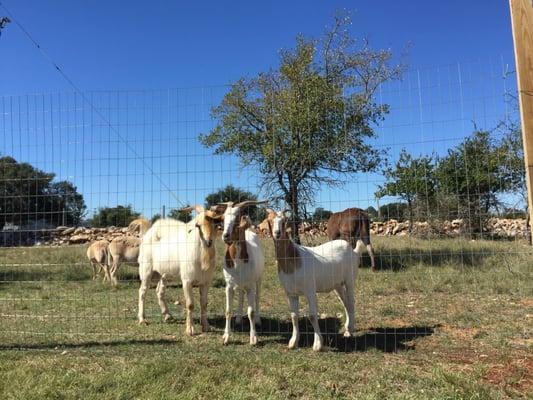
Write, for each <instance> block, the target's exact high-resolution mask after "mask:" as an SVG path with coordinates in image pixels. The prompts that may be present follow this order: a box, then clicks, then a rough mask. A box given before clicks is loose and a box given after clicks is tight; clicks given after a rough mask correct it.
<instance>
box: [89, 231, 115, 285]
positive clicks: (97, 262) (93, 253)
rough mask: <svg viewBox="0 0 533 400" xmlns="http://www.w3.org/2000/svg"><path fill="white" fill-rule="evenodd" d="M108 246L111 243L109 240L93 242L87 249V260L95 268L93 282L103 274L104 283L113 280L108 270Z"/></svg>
mask: <svg viewBox="0 0 533 400" xmlns="http://www.w3.org/2000/svg"><path fill="white" fill-rule="evenodd" d="M108 245H109V242H108V241H107V240H97V241H96V242H92V243H91V244H90V245H89V247H88V248H87V258H88V259H89V262H90V263H91V267H92V268H93V280H96V279H97V278H98V274H99V273H101V272H103V273H104V277H103V281H104V282H105V281H106V280H110V279H111V277H110V275H109V268H108V258H109V254H108V251H107V246H108Z"/></svg>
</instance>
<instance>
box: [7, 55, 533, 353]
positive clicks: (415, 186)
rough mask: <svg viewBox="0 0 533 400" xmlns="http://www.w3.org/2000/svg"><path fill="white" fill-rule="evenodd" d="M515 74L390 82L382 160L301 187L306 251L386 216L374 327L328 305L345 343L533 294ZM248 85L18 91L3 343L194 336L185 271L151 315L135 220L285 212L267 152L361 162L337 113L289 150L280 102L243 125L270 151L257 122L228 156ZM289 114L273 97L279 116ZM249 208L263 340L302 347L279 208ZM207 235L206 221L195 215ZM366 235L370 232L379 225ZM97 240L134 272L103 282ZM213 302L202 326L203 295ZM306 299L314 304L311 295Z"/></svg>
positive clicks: (241, 326) (365, 263) (321, 299)
mask: <svg viewBox="0 0 533 400" xmlns="http://www.w3.org/2000/svg"><path fill="white" fill-rule="evenodd" d="M514 82H515V80H514V76H513V72H512V66H509V65H508V64H507V63H506V62H505V61H504V60H501V59H490V60H481V61H476V62H470V63H461V64H452V65H445V66H438V67H430V68H425V69H416V70H409V71H406V72H405V74H404V76H403V79H402V80H399V81H394V82H389V83H386V84H383V85H381V86H379V87H378V88H377V90H376V92H375V94H374V98H373V101H374V102H375V104H377V105H379V106H381V105H388V110H387V112H384V114H383V118H377V119H376V121H372V120H371V121H370V122H369V124H368V126H364V129H369V130H372V132H373V134H372V135H367V136H366V137H365V136H361V140H362V141H361V142H353V143H352V142H350V143H349V145H350V146H360V148H359V153H358V155H359V156H360V157H365V156H368V154H369V152H370V149H372V151H375V154H379V156H380V157H379V160H380V162H379V165H375V167H374V168H366V169H368V171H360V172H354V173H350V174H348V175H347V174H345V173H344V171H343V168H344V167H343V166H342V165H341V164H339V165H338V168H337V169H336V170H335V168H330V169H327V170H323V171H321V173H320V176H318V175H316V176H314V177H313V178H314V179H315V181H314V182H315V183H316V182H318V184H316V185H314V184H313V181H311V184H310V185H309V186H305V185H302V186H301V187H300V189H301V191H300V197H299V198H298V199H297V200H298V201H299V204H298V205H297V206H296V207H297V213H296V214H297V221H296V222H297V223H296V224H292V226H290V227H289V234H290V235H291V236H292V237H293V238H295V239H296V237H297V236H299V239H300V240H301V242H302V243H303V244H304V245H307V246H318V245H320V244H323V243H325V242H328V241H329V240H330V238H329V237H328V232H327V229H326V228H327V221H328V219H329V218H330V215H331V214H332V213H333V212H338V211H342V210H344V209H347V208H350V207H357V208H359V209H361V210H362V212H363V214H361V215H364V216H367V217H368V220H369V226H368V228H369V230H370V241H371V242H372V244H373V247H374V253H375V266H376V271H375V272H372V271H371V270H370V268H368V267H370V265H371V260H370V258H369V256H368V255H367V254H364V255H363V257H362V261H361V267H360V273H359V276H358V278H357V281H356V290H355V298H356V326H357V331H359V332H358V333H357V334H356V336H355V338H353V337H352V338H346V337H344V336H343V334H342V333H341V334H339V331H342V326H343V324H344V322H343V321H344V307H343V305H342V304H341V302H340V301H339V299H338V298H337V296H336V295H335V293H333V292H331V293H326V294H319V296H318V317H319V321H318V323H319V326H320V327H321V330H322V332H323V334H324V335H325V337H326V339H325V340H326V344H327V345H329V346H332V347H336V348H337V349H339V350H353V349H357V348H367V347H378V348H380V349H382V350H386V351H395V350H397V349H399V348H405V347H408V346H409V345H408V342H409V341H410V340H412V339H414V338H416V337H421V336H426V335H430V334H432V333H433V330H434V329H435V327H436V326H439V325H440V324H443V323H445V322H446V321H448V320H450V319H453V318H462V319H463V320H464V323H465V324H470V325H472V326H477V325H482V324H483V323H485V322H486V321H483V320H482V317H480V315H483V313H481V314H480V313H479V312H476V311H475V310H471V309H470V307H475V306H480V303H483V306H482V308H483V309H484V310H485V308H486V307H488V308H490V307H492V306H491V305H490V304H489V301H488V298H498V297H499V296H501V297H502V298H509V297H512V296H531V294H532V292H531V290H532V288H531V268H530V265H531V260H532V259H531V249H530V247H528V246H527V239H528V236H529V233H528V223H527V222H526V210H525V205H526V198H525V180H524V168H523V159H522V154H521V144H520V129H519V122H518V117H517V109H516V105H515V102H514V97H515V96H514V95H515V93H516V87H515V83H514ZM231 92H232V88H231V87H229V86H210V87H197V88H183V89H165V90H138V91H99V92H87V93H47V94H31V95H25V96H4V97H2V98H1V105H0V107H1V109H0V110H1V118H0V119H1V121H0V131H1V132H2V142H1V158H0V171H1V172H0V190H1V192H0V215H1V217H0V218H1V219H0V223H1V224H2V227H3V230H2V231H1V232H0V235H1V236H0V239H1V245H2V246H3V247H2V248H1V249H0V317H1V320H2V323H1V328H0V346H2V347H43V348H48V347H53V346H56V345H68V344H90V343H94V342H110V341H119V342H120V341H128V340H166V339H168V338H171V339H172V338H173V337H175V335H177V334H180V335H181V333H182V331H183V329H184V325H185V319H186V315H187V306H186V299H185V298H184V295H183V288H182V287H181V283H180V279H179V278H176V279H173V280H172V279H169V281H168V285H170V287H167V291H166V297H167V298H168V299H169V300H172V301H171V302H170V301H169V303H170V304H171V306H170V312H171V313H172V314H173V315H174V317H175V318H176V320H177V322H178V323H177V324H164V323H162V322H161V323H160V321H161V316H160V315H161V313H160V310H159V305H158V304H157V299H156V289H155V285H156V283H157V280H152V282H151V285H152V286H153V287H152V288H150V289H149V290H148V294H147V297H146V302H147V306H146V319H147V321H149V322H152V324H150V325H149V326H148V327H145V326H138V324H137V313H138V289H139V266H138V265H137V263H136V262H135V261H136V259H137V256H138V251H139V249H140V247H141V237H142V235H141V234H140V233H139V232H141V231H142V229H135V228H136V227H135V226H134V227H133V229H131V228H128V225H129V224H130V223H131V222H132V221H133V220H136V219H139V218H146V219H147V220H149V221H150V222H151V223H155V222H156V221H157V220H158V219H159V218H162V217H170V218H175V219H180V220H183V221H188V220H190V219H191V218H194V217H193V216H190V214H188V213H187V212H185V211H183V210H181V209H182V208H183V207H186V206H190V205H195V204H202V205H204V206H206V207H209V206H214V205H216V204H217V203H219V202H227V201H235V202H238V201H242V200H249V199H256V200H257V199H259V200H262V199H264V200H269V201H270V203H269V205H268V206H269V207H271V208H273V209H275V210H277V211H278V210H279V211H280V210H282V209H284V208H287V207H289V208H291V206H294V204H289V203H290V202H289V201H287V199H289V198H290V196H288V195H287V194H286V193H285V194H284V193H283V187H285V186H284V185H285V184H286V185H288V184H289V181H286V182H285V181H283V180H284V179H285V178H281V180H282V181H283V182H281V184H280V186H277V187H276V186H275V181H273V180H272V179H270V180H269V181H268V180H265V176H269V174H270V175H272V173H273V172H272V171H268V170H265V169H264V168H262V167H261V166H260V165H259V164H258V163H257V162H256V158H255V155H254V153H253V152H255V151H259V150H257V149H261V148H264V147H265V146H267V147H268V146H270V148H271V150H270V151H269V152H268V156H269V157H272V158H273V159H274V161H273V165H276V166H278V165H280V164H279V163H281V164H283V163H302V164H303V163H304V161H302V160H308V159H307V158H305V152H316V153H317V154H318V153H320V152H326V153H327V154H325V155H324V157H329V158H333V159H335V158H337V159H339V160H342V159H343V157H345V156H346V154H344V153H342V152H334V151H333V150H335V149H338V147H336V146H335V145H334V143H321V142H319V140H318V139H317V138H318V137H320V134H319V132H320V130H321V129H323V127H326V128H327V127H330V126H331V121H329V120H328V118H330V117H328V116H327V115H326V116H324V115H314V114H313V115H312V117H311V118H309V116H307V118H306V119H304V121H305V123H306V124H307V125H304V126H298V127H297V128H298V129H299V130H300V131H299V133H298V134H297V135H296V136H295V137H293V138H291V141H286V140H285V138H286V136H284V135H285V134H286V132H284V129H285V128H286V127H287V126H291V124H294V121H284V120H283V116H282V115H281V114H276V112H273V113H270V114H265V115H267V116H270V117H271V119H270V120H267V121H260V122H257V121H253V120H252V121H250V118H251V119H253V118H255V117H256V116H255V115H254V113H253V110H252V111H250V113H249V114H246V115H245V116H244V117H243V118H244V119H243V121H239V122H237V123H236V126H239V127H241V128H242V132H243V133H242V134H243V135H244V136H243V137H242V140H243V143H244V141H246V143H247V146H251V145H252V144H254V140H255V139H254V140H252V141H247V140H248V139H246V137H245V136H246V135H253V134H254V131H253V130H252V131H250V130H247V129H248V128H247V127H246V126H247V125H251V126H253V125H254V123H261V124H264V126H265V127H266V128H265V129H266V130H269V132H273V136H272V137H269V141H267V142H265V143H262V142H260V139H259V138H258V139H257V142H256V143H255V145H257V149H253V150H252V151H251V152H250V154H251V155H250V154H248V155H246V154H244V150H243V149H242V147H241V148H240V150H239V151H237V152H235V153H234V154H226V153H224V152H223V151H221V152H216V151H214V147H213V146H210V145H209V144H210V140H211V139H213V140H214V139H216V137H217V135H218V134H219V133H220V131H219V130H217V129H220V123H221V119H223V118H224V116H225V115H226V116H227V114H224V113H223V112H222V114H221V112H220V110H222V111H224V104H225V103H224V101H225V100H227V95H228V93H231ZM350 95H351V93H344V96H345V97H349V96H350ZM317 98H320V94H319V93H313V94H312V95H310V94H308V95H307V96H304V97H301V98H296V100H294V99H293V100H294V101H295V102H296V103H297V105H298V107H300V106H302V107H303V108H302V110H304V111H302V112H304V113H305V112H307V111H305V110H308V112H309V113H312V112H313V110H314V108H313V107H314V105H313V102H314V101H315V100H316V99H317ZM253 99H254V100H256V98H255V97H254V98H253ZM267 105H268V104H267ZM277 106H278V105H277V104H274V105H273V104H270V108H271V109H273V110H274V109H276V107H277ZM289 106H290V105H289ZM217 108H218V110H219V112H218V113H217V111H216V110H217ZM267 108H268V107H266V106H265V109H267ZM384 110H385V109H384ZM299 112H300V111H299ZM343 113H344V118H345V119H344V121H342V122H343V123H342V124H340V125H341V126H342V125H343V124H344V126H347V125H348V124H349V121H347V119H349V117H350V113H349V112H348V110H344V111H343ZM247 118H248V119H247ZM331 118H332V117H331ZM310 121H311V122H310ZM269 124H270V125H269ZM268 127H269V128H268ZM298 129H296V130H298ZM306 129H309V130H308V131H306ZM293 131H294V130H293ZM210 134H211V135H212V136H211V137H210V136H209V135H210ZM209 137H210V138H211V139H209ZM300 139H301V140H303V141H304V142H305V141H307V142H305V143H306V144H305V145H304V146H302V147H301V148H300V150H301V151H303V153H296V154H294V155H293V156H294V157H293V158H291V157H288V158H287V157H285V156H284V154H286V153H285V149H286V147H288V146H289V145H290V144H291V143H292V140H300ZM315 139H316V140H315ZM335 140H336V141H343V140H345V141H347V140H348V135H347V133H346V131H343V130H339V134H338V135H337V137H336V138H335ZM365 146H371V147H368V148H367V147H365ZM215 147H216V146H215ZM236 147H238V146H236ZM328 150H329V152H328ZM243 160H244V163H243ZM276 160H277V161H276ZM367 161H368V160H367ZM274 176H275V171H274ZM289 180H290V179H289ZM273 182H274V183H273ZM280 187H281V189H280ZM288 187H290V186H288ZM290 194H291V193H289V195H290ZM294 211H295V209H294V208H293V214H292V215H293V216H294V214H295V213H294ZM212 212H213V213H216V211H212ZM249 216H250V224H251V225H252V226H251V228H250V229H251V230H252V231H254V232H256V233H257V234H258V235H259V237H260V243H261V244H260V246H261V248H262V249H263V252H264V256H265V268H264V273H263V279H262V289H261V300H260V306H261V317H262V325H261V328H260V329H258V333H259V340H260V341H261V340H262V338H263V337H278V336H282V337H285V336H287V341H288V337H289V336H290V335H291V332H292V328H291V321H290V318H289V315H290V314H289V309H288V306H287V300H286V298H285V297H286V296H285V291H284V288H283V286H282V285H281V284H280V280H279V279H278V267H277V266H276V257H278V259H279V258H280V257H281V258H283V255H281V256H280V254H279V252H278V253H276V243H275V241H274V238H272V225H269V223H268V218H267V217H268V216H269V212H268V211H266V210H265V208H264V207H263V206H257V208H256V209H254V210H252V211H250V213H249ZM289 219H290V215H289ZM196 225H198V224H196ZM191 226H192V227H193V229H198V230H199V231H201V229H200V228H197V227H196V226H195V224H194V222H193V223H192V225H191ZM220 229H222V228H220ZM296 232H298V234H296ZM350 233H351V234H355V235H356V236H355V238H356V239H360V238H362V237H361V229H360V228H358V229H356V231H354V232H350ZM201 234H202V235H203V234H204V233H203V231H201ZM220 235H221V232H220V233H219V235H218V236H220ZM126 239H127V240H129V242H126ZM202 240H203V239H202ZM96 241H107V242H108V243H110V242H112V241H119V242H121V241H122V242H121V243H122V244H123V245H124V246H123V247H125V248H126V249H123V250H124V251H125V252H126V251H130V252H131V254H134V255H133V256H131V254H130V255H128V256H125V255H122V258H120V256H115V257H114V258H115V260H118V261H119V262H120V264H121V265H120V266H117V267H116V269H117V272H116V274H117V278H118V284H117V285H116V286H114V285H112V284H111V283H112V282H110V279H108V280H107V281H104V279H103V278H104V275H105V274H104V273H102V272H100V273H98V274H96V275H95V276H93V270H92V269H91V261H90V260H89V258H88V254H87V248H88V247H89V245H90V244H91V243H94V242H96ZM179 245H180V243H178V242H176V247H179ZM213 249H214V252H215V254H216V255H215V256H214V257H215V272H214V274H213V276H212V280H211V279H208V281H206V282H207V283H206V284H207V286H209V295H208V306H207V316H208V322H209V324H211V325H212V327H214V332H213V333H212V334H213V335H216V334H222V332H223V330H224V326H225V322H224V315H225V307H226V306H225V301H226V294H225V278H224V275H223V271H222V269H223V268H222V267H223V265H227V264H226V262H227V257H226V251H227V249H226V248H225V244H224V243H223V241H222V240H221V239H220V238H219V239H217V240H215V241H214V244H213ZM103 254H104V255H103V257H104V258H103V259H102V260H100V261H102V262H101V264H102V266H103V267H104V268H102V269H103V270H105V269H106V268H111V269H113V267H112V265H111V263H109V262H108V261H109V250H108V247H107V246H105V250H103ZM117 257H118V258H117ZM354 257H355V256H354ZM111 258H113V257H111ZM301 258H305V257H301ZM93 261H94V260H93ZM97 264H98V262H95V265H97ZM107 264H110V265H109V266H108V267H106V265H107ZM98 269H100V268H97V270H98ZM155 275H157V274H155ZM93 277H94V278H95V279H93ZM157 277H159V275H157ZM193 283H194V284H195V286H196V285H197V284H198V283H201V282H193ZM195 291H196V289H195ZM465 294H468V296H465ZM238 297H239V296H238V295H237V296H236V298H238ZM174 302H176V304H172V303H174ZM194 303H195V306H196V308H195V311H194V313H195V317H200V308H201V307H200V301H199V296H198V295H197V294H195V298H194ZM245 304H246V301H245ZM304 305H305V307H304ZM298 308H300V309H301V314H303V315H307V314H308V311H307V304H306V302H305V301H303V302H302V301H301V302H300V306H299V307H298ZM452 308H453V309H460V310H461V312H460V313H459V314H458V312H457V310H454V311H452ZM469 310H470V311H469ZM485 311H486V310H485ZM238 314H246V308H244V311H243V312H241V313H238ZM239 317H240V315H239ZM243 321H244V322H242V323H240V321H236V322H235V321H234V325H235V327H234V328H235V329H236V330H237V331H240V332H248V329H249V323H248V322H247V318H246V317H245V318H244V319H243ZM516 323H517V324H520V322H519V321H517V322H516ZM300 325H301V329H302V332H303V333H302V338H303V339H301V340H302V341H305V342H306V343H312V341H313V338H312V335H311V333H312V332H313V327H312V325H311V323H308V322H307V319H302V320H301V321H300ZM524 329H525V328H524ZM197 330H199V328H197ZM526 331H527V329H526ZM307 334H309V335H307ZM526 334H529V333H526Z"/></svg>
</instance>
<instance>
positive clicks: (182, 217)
mask: <svg viewBox="0 0 533 400" xmlns="http://www.w3.org/2000/svg"><path fill="white" fill-rule="evenodd" d="M186 207H189V206H188V205H187V206H186ZM168 217H169V218H174V219H177V220H178V221H181V222H185V223H187V222H189V221H191V220H192V213H191V212H190V211H183V210H182V209H180V208H173V209H171V210H170V212H169V213H168Z"/></svg>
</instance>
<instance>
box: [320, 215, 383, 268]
mask: <svg viewBox="0 0 533 400" xmlns="http://www.w3.org/2000/svg"><path fill="white" fill-rule="evenodd" d="M326 233H327V235H328V238H329V239H330V240H334V239H344V240H346V241H348V242H349V243H350V244H351V245H352V247H353V248H354V249H355V248H356V245H357V242H358V241H359V240H361V241H362V242H363V244H364V245H365V246H366V250H367V251H368V255H369V256H370V264H371V266H372V271H375V270H376V261H375V259H374V250H373V248H372V244H371V243H370V220H369V219H368V214H367V213H365V212H364V211H363V210H361V209H360V208H347V209H346V210H344V211H339V212H336V213H333V214H332V215H331V217H329V220H328V224H327V228H326Z"/></svg>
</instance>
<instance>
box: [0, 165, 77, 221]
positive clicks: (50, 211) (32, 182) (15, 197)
mask: <svg viewBox="0 0 533 400" xmlns="http://www.w3.org/2000/svg"><path fill="white" fill-rule="evenodd" d="M54 177H55V174H53V173H49V172H44V171H42V170H40V169H38V168H35V167H33V166H32V165H31V164H28V163H19V162H17V161H16V160H15V159H14V158H12V157H8V156H4V157H0V216H1V220H0V224H2V225H4V224H5V223H6V222H11V223H14V224H17V225H24V224H28V223H31V222H32V221H37V220H44V221H46V222H48V223H49V224H52V225H55V226H57V225H60V224H63V223H67V224H72V225H76V224H79V223H80V222H81V219H82V218H83V215H84V214H85V209H86V207H85V202H84V200H83V196H82V195H81V194H80V193H78V191H77V188H76V186H74V185H73V184H72V183H71V182H68V181H59V182H54Z"/></svg>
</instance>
